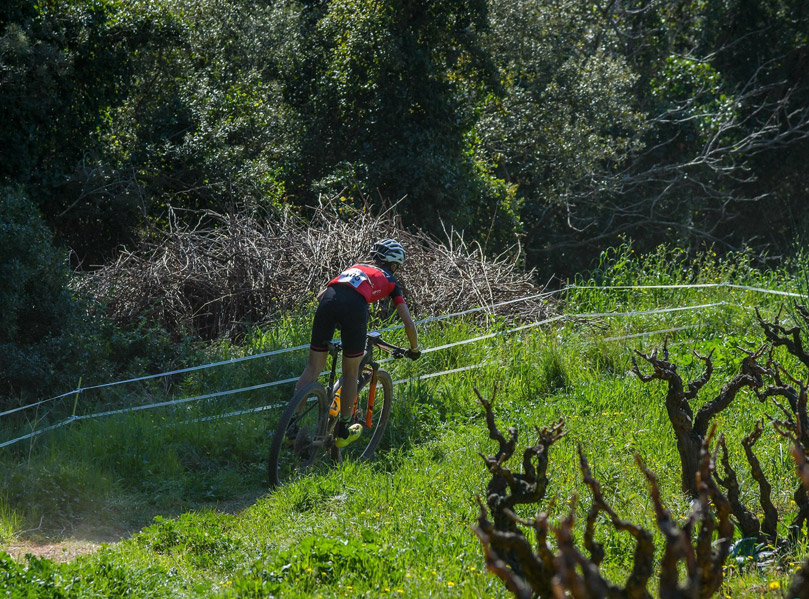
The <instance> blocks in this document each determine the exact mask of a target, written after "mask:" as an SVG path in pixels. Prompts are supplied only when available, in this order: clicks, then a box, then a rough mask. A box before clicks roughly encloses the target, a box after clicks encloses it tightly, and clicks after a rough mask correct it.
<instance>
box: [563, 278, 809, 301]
mask: <svg viewBox="0 0 809 599" xmlns="http://www.w3.org/2000/svg"><path fill="white" fill-rule="evenodd" d="M719 287H724V288H729V289H741V290H743V291H755V292H757V293H764V294H770V295H782V296H786V297H799V298H803V299H808V298H809V296H807V295H806V294H803V293H795V292H792V291H781V290H780V289H767V288H765V287H754V286H751V285H738V284H736V283H725V282H720V283H679V284H673V285H603V286H599V285H575V284H574V285H567V286H566V287H564V288H563V289H564V290H565V291H567V290H571V289H584V290H597V291H598V290H605V291H608V290H610V289H630V290H632V289H634V290H643V289H707V288H719Z"/></svg>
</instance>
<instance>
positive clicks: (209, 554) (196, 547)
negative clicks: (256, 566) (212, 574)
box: [133, 511, 244, 572]
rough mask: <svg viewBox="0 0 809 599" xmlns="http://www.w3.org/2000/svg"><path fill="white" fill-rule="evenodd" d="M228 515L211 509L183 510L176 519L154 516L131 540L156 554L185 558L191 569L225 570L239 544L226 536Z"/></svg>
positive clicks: (228, 521)
mask: <svg viewBox="0 0 809 599" xmlns="http://www.w3.org/2000/svg"><path fill="white" fill-rule="evenodd" d="M232 526H233V523H232V517H229V516H225V515H222V514H217V513H215V512H212V511H204V512H200V513H191V512H189V513H185V514H183V515H181V516H180V517H179V518H178V519H176V520H166V519H165V518H163V517H161V516H157V517H155V524H153V525H151V526H148V527H147V528H145V529H143V531H142V532H140V533H138V534H137V535H136V536H135V537H133V541H134V542H135V543H137V544H139V545H142V546H143V547H144V548H146V549H149V550H150V551H154V552H155V553H157V554H161V555H169V556H171V557H172V558H174V559H185V560H187V561H188V562H189V563H190V565H192V566H194V567H195V568H200V569H202V568H213V567H218V568H221V569H222V570H223V571H226V572H227V571H228V570H229V569H230V568H231V567H232V563H233V561H234V560H235V559H236V555H237V554H238V553H239V552H241V551H244V547H243V546H242V544H241V543H240V542H239V541H237V540H234V539H232V538H230V537H229V530H230V529H231V528H232Z"/></svg>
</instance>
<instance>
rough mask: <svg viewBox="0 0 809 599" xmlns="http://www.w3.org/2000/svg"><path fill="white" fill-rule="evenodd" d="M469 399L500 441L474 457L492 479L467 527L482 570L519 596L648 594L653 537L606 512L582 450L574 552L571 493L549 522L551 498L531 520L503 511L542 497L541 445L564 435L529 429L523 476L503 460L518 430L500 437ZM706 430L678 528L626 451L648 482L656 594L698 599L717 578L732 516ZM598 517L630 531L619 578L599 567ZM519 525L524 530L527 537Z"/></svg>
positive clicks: (626, 597) (545, 453) (629, 597)
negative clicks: (693, 490)
mask: <svg viewBox="0 0 809 599" xmlns="http://www.w3.org/2000/svg"><path fill="white" fill-rule="evenodd" d="M478 397H479V399H480V401H481V404H482V405H483V408H484V410H485V415H486V423H487V426H488V429H489V437H490V438H491V439H493V440H496V441H497V442H498V445H499V449H498V451H497V453H496V455H493V456H488V457H486V456H482V457H483V459H484V462H485V464H486V468H487V469H488V471H489V473H490V474H491V481H490V482H489V484H488V486H487V491H486V493H487V496H486V502H485V503H484V502H483V501H480V502H479V503H480V514H479V516H478V523H477V526H476V528H475V533H476V534H477V536H478V538H479V539H480V542H481V544H482V546H483V550H484V554H485V556H486V564H487V567H488V568H489V570H490V571H491V572H492V573H494V574H495V575H496V576H498V577H499V578H500V579H501V580H502V581H503V583H504V584H505V585H506V587H507V588H508V589H509V591H511V593H513V594H514V596H515V597H519V598H521V599H523V598H524V599H529V598H531V597H540V598H561V597H573V598H576V599H585V598H586V599H591V598H605V599H606V598H615V599H619V598H620V599H650V598H651V594H650V593H649V591H648V589H647V587H648V585H649V582H650V580H651V578H652V576H653V574H654V571H655V554H656V552H655V547H654V537H653V536H652V533H651V532H650V531H648V530H646V529H644V528H642V527H640V526H637V525H635V524H632V523H630V522H628V521H625V520H622V519H621V518H619V517H618V515H617V514H616V513H615V512H614V511H613V509H612V508H611V507H610V506H609V504H608V503H607V501H606V499H605V498H604V496H603V494H602V492H601V486H600V484H599V482H598V481H597V480H596V479H595V478H594V477H593V475H592V472H591V470H590V466H589V464H588V462H587V459H586V457H585V455H584V452H583V451H582V449H581V447H579V468H580V470H581V472H582V475H583V476H584V482H585V483H586V484H587V486H588V487H589V489H590V492H591V494H592V497H593V500H592V504H591V507H590V509H589V511H588V514H587V518H586V526H585V532H584V536H583V539H582V542H583V545H584V547H583V548H582V549H580V548H579V547H578V546H577V543H576V536H575V535H574V527H575V523H576V517H575V509H576V501H575V500H574V501H573V502H572V507H571V508H570V512H569V513H568V514H567V515H566V516H564V517H562V518H561V520H560V521H559V523H558V524H556V525H554V524H552V523H551V522H550V519H549V515H548V513H547V512H548V511H550V509H551V508H552V507H553V505H552V504H551V505H550V506H548V508H546V509H547V511H538V512H537V515H536V516H535V517H534V518H533V519H532V520H530V521H527V520H523V519H521V518H519V517H518V516H517V515H516V514H515V512H514V511H513V509H512V508H513V506H514V505H516V504H518V503H522V504H531V503H535V504H539V502H540V501H541V500H542V499H544V497H545V495H546V492H547V489H548V485H549V480H548V478H547V474H546V472H547V466H548V459H549V450H550V448H551V447H552V446H553V445H554V444H555V443H556V442H557V441H559V439H561V438H562V436H563V435H564V433H563V431H562V427H563V423H562V422H561V421H559V422H557V423H556V424H554V425H553V426H552V427H549V428H548V427H546V428H542V429H539V428H537V429H536V433H537V438H538V440H537V442H536V443H535V444H533V445H529V446H528V447H527V448H526V449H525V450H524V452H523V460H522V473H521V474H517V473H514V472H512V470H511V469H510V468H509V467H508V466H507V464H506V462H507V461H508V460H509V459H510V458H511V457H512V456H513V455H514V453H515V451H516V449H517V446H516V443H517V430H516V429H514V428H510V429H509V434H508V439H507V438H506V437H505V436H504V435H503V434H502V433H501V432H500V431H499V430H498V428H497V426H496V424H495V420H494V414H493V412H492V404H491V402H489V401H487V400H485V399H484V398H483V397H482V396H480V395H479V394H478ZM714 434H715V431H714V429H712V430H711V431H709V432H708V434H707V435H706V437H705V439H704V440H703V443H702V445H701V451H700V455H699V463H698V466H697V473H696V485H697V496H696V498H695V502H694V506H695V508H694V511H693V512H692V514H691V515H690V517H689V518H687V519H686V521H685V522H684V523H683V524H682V525H680V524H678V523H677V521H676V519H675V518H674V517H673V516H672V514H671V513H670V512H669V511H668V509H667V508H666V507H665V505H664V504H663V501H662V499H661V495H660V489H659V486H658V483H657V478H656V476H655V475H654V474H653V473H652V472H651V471H650V470H649V469H648V468H646V467H645V466H644V465H643V462H642V461H641V459H640V457H639V456H637V455H636V456H635V460H636V462H637V464H638V466H639V467H640V469H641V470H642V471H643V473H644V475H645V477H646V480H647V482H648V484H649V493H650V495H651V498H652V501H653V504H654V508H655V520H656V524H657V528H658V530H659V531H660V533H661V534H662V538H663V542H664V547H663V552H662V557H661V559H660V562H659V568H658V569H659V592H660V597H683V598H686V597H688V598H693V599H707V598H709V597H712V596H713V595H714V594H715V593H716V592H717V591H718V590H719V588H720V586H721V584H722V581H723V577H724V569H723V565H724V563H725V560H726V559H727V557H728V553H729V549H730V543H731V538H732V536H733V523H732V521H731V519H730V516H731V509H730V505H729V502H728V500H727V498H726V497H725V496H724V495H723V494H722V492H721V491H720V490H719V487H718V486H717V485H716V484H715V482H714V473H715V464H716V453H715V452H713V453H712V452H711V451H710V450H709V447H710V444H711V441H712V439H713V437H714ZM601 514H603V515H605V516H606V517H607V518H606V520H607V522H608V524H609V525H610V526H612V527H613V528H614V529H615V530H616V531H618V532H623V533H626V534H629V535H630V536H631V537H633V538H634V540H635V551H634V554H633V566H632V569H631V572H630V574H629V576H628V577H627V579H626V580H625V581H624V582H623V583H622V584H620V583H616V582H614V581H611V580H609V579H607V578H606V577H605V576H604V575H603V573H602V572H601V568H600V566H601V563H602V561H603V559H604V557H605V548H604V546H603V545H602V544H600V543H599V542H597V541H596V535H595V531H596V526H597V523H598V522H599V520H602V521H603V518H600V515H601ZM490 516H491V520H489V517H490ZM523 529H528V530H530V531H531V532H532V533H533V534H529V535H528V536H526V535H525V534H524V532H523ZM531 537H533V540H532V539H531ZM551 537H553V538H554V539H555V544H554V543H552V542H551V540H550V539H551Z"/></svg>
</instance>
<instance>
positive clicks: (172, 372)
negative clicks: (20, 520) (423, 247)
mask: <svg viewBox="0 0 809 599" xmlns="http://www.w3.org/2000/svg"><path fill="white" fill-rule="evenodd" d="M562 291H564V288H561V289H556V290H553V291H547V292H543V293H538V294H534V295H527V296H524V297H520V298H517V299H511V300H506V301H503V302H499V303H496V304H491V305H486V306H479V307H477V308H470V309H469V310H464V311H462V312H453V313H451V314H442V315H440V316H432V317H430V318H425V319H422V320H417V321H415V323H414V324H416V325H422V324H427V323H431V322H438V321H441V320H447V319H449V318H455V317H458V316H465V315H468V314H474V313H476V312H481V311H483V310H489V311H491V310H494V309H496V308H500V307H502V306H508V305H511V304H516V303H519V302H526V301H530V300H532V299H541V298H545V297H550V296H552V295H555V294H557V293H561V292H562ZM402 328H404V326H403V325H396V326H392V327H387V328H384V329H379V331H380V332H389V331H395V330H399V329H402ZM308 348H309V345H308V344H306V345H296V346H295V347H287V348H282V349H276V350H273V351H269V352H262V353H260V354H251V355H249V356H242V357H241V358H231V359H229V360H221V361H219V362H211V363H208V364H200V365H199V366H190V367H188V368H178V369H177V370H169V371H166V372H158V373H156V374H148V375H144V376H138V377H134V378H129V379H124V380H120V381H113V382H110V383H101V384H98V385H90V386H87V387H78V388H76V389H73V390H72V391H68V392H66V393H61V394H59V395H54V396H53V397H49V398H48V399H43V400H40V401H38V402H35V403H31V404H27V405H25V406H20V407H18V408H13V409H11V410H6V411H5V412H0V418H2V417H3V416H6V415H8V414H13V413H15V412H19V411H21V410H28V409H30V408H34V407H37V406H41V405H43V404H45V403H48V402H51V401H56V400H58V399H63V398H65V397H69V396H71V395H76V394H78V393H82V392H84V391H91V390H93V389H103V388H106V387H114V386H117V385H126V384H129V383H137V382H142V381H148V380H153V379H157V378H163V377H167V376H172V375H175V374H184V373H188V372H195V371H198V370H205V369H208V368H216V367H218V366H226V365H228V364H237V363H239V362H246V361H248V360H257V359H259V358H267V357H271V356H277V355H280V354H285V353H289V352H293V351H300V350H303V349H308ZM0 447H1V446H0Z"/></svg>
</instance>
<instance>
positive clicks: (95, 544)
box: [0, 489, 265, 562]
mask: <svg viewBox="0 0 809 599" xmlns="http://www.w3.org/2000/svg"><path fill="white" fill-rule="evenodd" d="M264 493H265V491H264V490H263V489H256V490H255V491H254V492H252V493H246V494H244V495H242V496H239V497H233V498H232V499H227V500H224V501H216V502H211V503H194V504H191V505H187V506H185V509H183V510H178V511H176V512H173V513H172V512H169V513H166V512H165V511H162V510H156V511H149V512H148V513H141V514H139V516H140V517H139V518H138V520H139V521H140V522H141V524H140V525H138V526H134V525H131V524H130V525H129V526H126V525H123V524H116V523H110V522H109V517H106V518H104V522H103V523H102V522H99V520H98V519H95V520H93V519H91V518H86V519H82V520H80V521H78V522H71V523H68V524H67V526H65V527H64V528H47V527H46V526H44V525H43V524H42V523H40V525H39V526H38V527H37V528H35V529H33V530H29V531H23V532H22V533H20V534H19V535H17V537H15V538H14V539H12V540H11V541H10V542H8V543H6V544H5V545H0V551H5V552H6V553H8V554H9V555H11V556H12V557H13V558H14V559H18V560H23V559H25V556H26V555H28V554H31V555H35V556H36V557H39V558H46V559H49V560H52V561H55V562H69V561H70V560H72V559H74V558H76V557H79V556H81V555H87V554H90V553H94V552H96V551H98V550H99V549H101V547H102V546H103V545H111V544H114V543H118V542H119V541H123V540H124V539H127V538H129V537H130V536H132V535H133V534H135V533H136V532H138V531H139V530H141V529H142V528H143V527H144V526H148V525H149V523H151V522H152V519H153V518H154V516H157V515H161V516H164V517H166V518H175V517H177V516H178V515H179V514H180V513H181V512H183V511H198V510H202V509H213V510H216V511H218V512H223V513H228V514H237V513H239V512H241V511H242V510H244V509H245V508H247V507H249V506H251V505H253V504H254V503H255V502H256V500H257V499H258V498H259V497H260V496H261V495H263V494H264Z"/></svg>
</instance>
